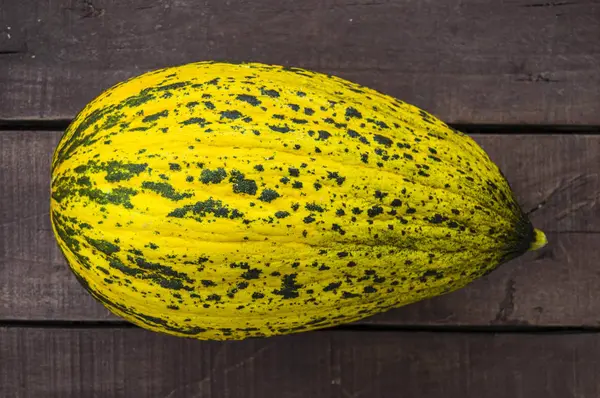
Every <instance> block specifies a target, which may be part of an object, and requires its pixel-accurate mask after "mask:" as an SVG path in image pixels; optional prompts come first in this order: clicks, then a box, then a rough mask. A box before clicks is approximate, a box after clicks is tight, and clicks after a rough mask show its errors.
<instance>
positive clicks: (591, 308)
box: [0, 131, 600, 326]
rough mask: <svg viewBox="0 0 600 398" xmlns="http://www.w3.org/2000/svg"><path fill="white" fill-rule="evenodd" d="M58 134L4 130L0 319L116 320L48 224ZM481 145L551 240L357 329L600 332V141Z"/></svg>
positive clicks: (550, 139)
mask: <svg viewBox="0 0 600 398" xmlns="http://www.w3.org/2000/svg"><path fill="white" fill-rule="evenodd" d="M60 136H61V132H48V131H46V132H43V131H40V132H14V131H4V132H0V187H2V190H0V280H1V281H3V282H2V283H1V284H0V320H109V319H117V318H115V317H113V316H112V315H110V314H109V313H108V311H106V310H105V309H104V307H103V306H102V305H100V304H99V303H97V302H96V301H94V300H93V299H92V298H91V297H90V296H89V295H88V294H87V293H86V292H85V291H84V290H83V288H82V287H81V286H80V285H79V284H78V283H77V282H76V280H75V278H74V277H73V276H72V275H71V273H70V271H69V269H68V267H67V265H66V262H65V260H64V259H63V257H62V255H61V253H60V252H59V250H58V248H57V246H56V244H55V241H54V237H53V235H52V231H51V228H50V223H49V218H48V207H49V184H50V170H49V168H50V159H51V156H52V153H53V149H54V147H55V146H56V144H57V142H58V140H59V138H60ZM475 139H476V140H477V141H478V142H479V143H480V144H481V145H482V146H483V147H484V148H485V149H486V150H487V151H488V153H489V154H490V156H491V157H492V159H493V160H494V161H496V162H497V163H498V164H499V165H500V167H501V168H502V169H503V171H504V173H505V174H506V176H507V178H508V180H509V181H511V183H512V185H513V188H514V190H515V191H516V193H517V195H518V198H519V200H520V202H521V203H522V204H523V207H524V208H526V209H532V208H535V207H536V206H537V205H538V204H540V203H542V206H541V208H539V209H538V210H536V212H534V213H533V214H532V216H533V217H532V218H533V220H534V222H535V224H536V225H537V226H539V227H540V228H543V229H544V230H545V231H549V239H550V244H549V246H548V247H547V248H545V249H544V250H542V251H540V252H536V253H531V254H528V255H526V256H524V257H523V258H521V259H518V260H516V261H513V262H511V263H509V264H506V265H504V266H503V267H501V268H500V269H498V270H496V271H495V272H494V273H492V274H491V275H489V276H488V277H487V278H484V279H481V280H479V281H477V282H475V283H474V284H472V285H470V286H468V287H467V288H465V289H463V290H460V291H458V292H455V293H452V294H449V295H446V296H442V297H438V298H434V299H432V300H427V301H424V302H420V303H417V304H414V305H411V306H407V307H404V308H401V309H397V310H394V311H390V312H388V313H385V314H382V315H380V316H376V317H373V318H371V319H369V320H365V321H363V322H361V323H376V324H390V325H392V324H403V325H415V324H417V325H463V324H467V325H514V324H529V325H537V326H541V325H575V326H580V325H586V326H600V298H599V296H598V295H597V294H596V293H597V286H599V285H600V273H599V272H598V267H597V264H598V263H599V262H600V252H599V251H597V250H590V249H589V248H590V247H591V248H594V247H598V246H600V213H599V212H598V198H599V197H600V177H599V174H598V166H599V165H600V151H598V149H599V148H600V136H593V135H592V136H580V135H563V136H559V135H546V136H494V135H492V136H490V135H478V136H476V137H475Z"/></svg>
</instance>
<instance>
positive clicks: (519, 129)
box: [0, 119, 600, 135]
mask: <svg viewBox="0 0 600 398" xmlns="http://www.w3.org/2000/svg"><path fill="white" fill-rule="evenodd" d="M71 121H72V119H46V120H12V119H11V120H2V119H0V131H9V130H12V131H57V130H66V129H67V128H68V127H69V124H70V123H71ZM449 126H450V127H452V128H455V129H456V130H459V131H461V132H463V133H466V134H469V135H477V134H507V135H508V134H513V135H531V134H545V135H552V134H578V135H591V134H600V125H544V124H536V125H528V124H481V123H473V124H472V123H449Z"/></svg>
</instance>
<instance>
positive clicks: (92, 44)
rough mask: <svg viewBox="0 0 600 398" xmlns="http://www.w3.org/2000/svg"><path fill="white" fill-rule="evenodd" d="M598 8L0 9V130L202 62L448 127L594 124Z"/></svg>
mask: <svg viewBox="0 0 600 398" xmlns="http://www.w3.org/2000/svg"><path fill="white" fill-rule="evenodd" d="M598 37H600V3H598V2H597V1H581V0H576V1H569V2H559V3H555V2H537V1H535V0H510V1H502V2H499V1H493V0H446V1H437V2H434V1H428V2H423V1H420V0H382V1H371V0H306V1H302V2H296V1H291V0H284V1H280V0H266V1H260V2H252V1H246V0H230V1H227V2H223V1H221V0H205V1H202V2H197V1H195V0H177V1H158V0H156V1H152V2H148V1H142V0H125V1H123V0H119V1H117V0H57V1H52V2H40V1H36V0H23V1H20V2H14V1H9V0H0V92H2V96H0V120H1V119H15V120H19V119H20V120H23V119H57V118H65V119H69V118H72V117H73V116H74V115H75V113H76V112H77V111H79V110H80V109H81V108H82V107H83V106H84V105H85V104H86V103H87V102H88V101H90V100H91V99H92V98H94V97H95V96H96V95H98V94H99V93H100V92H101V91H102V90H104V89H106V88H108V87H109V86H111V85H113V84H115V83H117V82H118V81H121V80H124V79H126V78H128V77H130V76H133V75H137V74H139V73H141V72H143V71H146V70H150V69H156V68H159V67H163V66H169V65H176V64H181V63H187V62H192V61H198V60H203V59H219V60H234V61H242V60H244V61H245V60H250V61H260V62H267V63H277V64H284V65H294V66H300V67H305V68H310V69H314V70H318V71H322V72H327V73H334V74H338V75H340V76H342V77H345V78H348V79H351V80H354V81H356V82H358V83H361V84H365V85H368V86H371V87H373V88H375V89H379V90H381V91H383V92H385V93H388V94H391V95H393V96H396V97H399V98H401V99H403V100H405V101H408V102H411V103H414V104H415V105H417V106H420V107H423V108H425V109H427V110H429V111H431V112H432V113H434V114H436V115H438V116H440V117H441V118H443V119H444V120H446V121H447V122H451V123H463V122H464V123H514V124H519V123H528V124H539V123H541V124H576V125H594V124H595V125H598V124H600V113H598V112H597V109H598V107H599V106H600V91H599V90H598V87H599V86H600V75H599V74H598V73H597V71H598V64H599V63H600V41H599V40H598Z"/></svg>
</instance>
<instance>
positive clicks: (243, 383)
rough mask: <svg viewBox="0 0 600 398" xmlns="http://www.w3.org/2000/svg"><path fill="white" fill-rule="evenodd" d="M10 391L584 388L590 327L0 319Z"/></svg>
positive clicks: (594, 390) (69, 397) (347, 397)
mask: <svg viewBox="0 0 600 398" xmlns="http://www.w3.org/2000/svg"><path fill="white" fill-rule="evenodd" d="M0 357H1V358H2V361H0V395H1V396H3V397H19V398H29V397H31V398H92V397H102V398H113V397H114V398H117V397H127V398H129V397H139V398H146V397H148V398H191V397H198V398H204V397H211V398H221V397H223V398H225V397H244V398H254V397H256V398H259V397H260V398H271V397H272V398H275V397H277V398H304V397H306V398H308V397H310V398H362V397H377V398H380V397H381V398H387V397H397V396H401V397H403V398H439V397H446V398H481V397H485V398H506V397H527V398H592V397H598V396H600V381H599V380H598V377H597V376H598V374H599V372H600V360H599V359H598V358H599V357H600V337H599V336H597V335H564V336H561V335H538V336H536V335H493V334H447V333H385V332H381V333H373V332H365V333H352V332H345V333H344V332H337V333H329V332H316V333H309V334H304V335H296V336H287V337H281V338H273V339H266V340H249V341H243V342H234V343H213V342H199V341H192V340H184V339H175V338H170V337H165V336H162V335H158V334H155V333H150V332H145V331H140V330H123V329H121V330H118V329H117V330H111V329H103V330H76V329H75V330H73V329H71V330H61V329H0Z"/></svg>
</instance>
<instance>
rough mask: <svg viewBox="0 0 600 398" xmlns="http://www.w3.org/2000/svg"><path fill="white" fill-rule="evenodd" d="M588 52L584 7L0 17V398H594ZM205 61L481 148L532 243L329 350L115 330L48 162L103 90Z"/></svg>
mask: <svg viewBox="0 0 600 398" xmlns="http://www.w3.org/2000/svg"><path fill="white" fill-rule="evenodd" d="M599 38H600V1H599V0H573V1H563V2H546V1H535V0H506V1H492V0H439V1H422V0H306V1H302V2H298V1H292V0H260V1H249V0H227V1H223V0H203V1H194V0H151V1H142V0H120V1H117V0H55V1H37V0H23V1H20V2H17V1H10V0H0V398H4V397H6V398H29V397H31V398H46V397H53V398H54V397H56V398H70V397H73V398H92V397H93V398H112V397H128V398H129V397H135V398H138V397H139V398H146V397H148V398H157V397H158V398H221V397H223V398H225V397H227V398H230V397H232V398H233V397H235V398H247V397H248V398H270V397H278V398H292V397H294V398H365V397H368V398H395V397H402V398H413V397H414V398H434V397H435V398H438V397H444V398H471V397H473V398H505V397H511V398H512V397H514V398H598V397H600V382H599V381H598V374H600V359H598V358H600V266H599V264H600V134H598V133H599V132H600V112H598V109H600V72H599V70H600V69H599V65H600V40H599ZM203 59H224V60H227V59H229V60H235V61H240V60H250V61H260V62H267V63H277V64H285V65H294V66H300V67H306V68H310V69H314V70H319V71H323V72H327V73H334V74H337V75H339V76H342V77H346V78H349V79H351V80H354V81H356V82H358V83H362V84H365V85H368V86H370V87H373V88H375V89H379V90H381V91H383V92H385V93H388V94H391V95H394V96H396V97H399V98H401V99H403V100H405V101H408V102H411V103H413V104H415V105H418V106H421V107H423V108H425V109H427V110H429V111H431V112H432V113H434V114H436V115H438V116H440V117H441V118H443V119H444V120H445V121H447V122H450V123H454V124H464V125H467V126H469V131H472V132H477V131H479V132H480V133H477V134H476V135H474V138H475V139H476V141H477V142H479V143H480V144H481V145H482V146H483V148H484V149H485V150H486V151H487V152H488V153H489V154H490V156H491V157H492V159H493V160H494V161H496V163H498V164H499V166H500V167H501V168H502V170H503V171H504V173H505V175H506V176H507V178H508V180H509V181H510V183H511V185H512V186H513V189H514V191H515V192H516V194H517V197H518V199H519V202H520V203H521V205H522V206H523V208H524V209H525V210H527V211H532V213H531V218H532V220H533V222H534V224H535V225H536V226H537V227H539V228H542V229H543V230H544V231H546V232H547V233H548V238H549V240H550V243H549V245H548V246H547V247H546V248H544V249H543V250H541V251H539V252H535V253H529V254H527V255H525V256H523V257H522V258H519V259H517V260H514V261H512V262H510V263H508V264H505V265H504V266H502V267H501V268H499V269H498V270H496V271H495V272H493V273H492V274H490V275H488V276H487V277H485V278H482V279H480V280H478V281H476V282H474V283H473V284H471V285H469V286H468V287H466V288H464V289H462V290H459V291H457V292H454V293H451V294H448V295H445V296H441V297H436V298H433V299H430V300H426V301H422V302H420V303H416V304H413V305H409V306H406V307H404V308H399V309H395V310H391V311H389V312H387V313H384V314H380V315H378V316H375V317H371V318H368V319H365V320H362V321H360V322H358V323H357V324H354V325H348V326H345V327H341V328H337V329H330V330H326V331H318V332H312V333H302V334H297V335H293V336H286V337H278V338H274V339H267V340H250V341H244V342H231V343H216V342H200V341H193V340H186V339H177V338H172V337H168V336H163V335H159V334H156V333H150V332H147V331H144V330H141V329H138V328H135V327H132V326H131V325H129V324H127V323H125V322H122V321H120V320H119V319H118V318H116V317H114V316H113V315H111V314H110V313H109V312H108V311H107V310H105V309H104V307H103V306H102V305H101V304H99V303H97V302H96V301H94V300H93V299H92V298H91V297H90V296H89V294H87V293H86V292H85V291H84V290H83V288H82V287H81V286H80V285H79V284H78V283H77V282H76V280H75V278H74V277H73V275H72V274H71V272H70V271H69V269H68V267H67V265H66V262H65V260H64V258H63V257H62V255H61V254H60V252H59V250H58V248H57V246H56V243H55V241H54V238H53V235H52V232H51V229H50V224H49V219H48V207H49V185H50V174H49V173H50V170H49V165H50V158H51V156H52V152H53V150H54V147H55V146H56V144H57V142H58V140H59V138H60V136H61V134H62V131H61V130H62V128H64V126H65V125H66V123H68V121H69V120H70V119H71V118H72V117H73V116H74V115H75V114H76V113H77V112H78V111H79V110H80V109H81V108H82V107H83V106H84V105H85V104H86V103H87V102H88V101H89V100H91V99H92V98H94V97H95V96H96V95H98V94H99V93H100V92H101V91H103V90H104V89H106V88H108V87H109V86H111V85H112V84H114V83H116V82H119V81H122V80H124V79H126V78H128V77H130V76H133V75H137V74H139V73H141V72H143V71H146V70H150V69H156V68H160V67H163V66H167V65H174V64H181V63H186V62H192V61H197V60H203ZM489 125H492V129H491V130H490V129H489ZM494 126H495V127H494ZM494 129H495V130H494ZM584 131H585V132H586V134H582V132H584ZM481 132H483V133H481ZM491 132H496V133H495V134H491ZM532 132H536V134H529V133H532ZM418 330H428V331H429V332H427V333H425V332H419V331H418ZM550 330H552V332H550Z"/></svg>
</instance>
